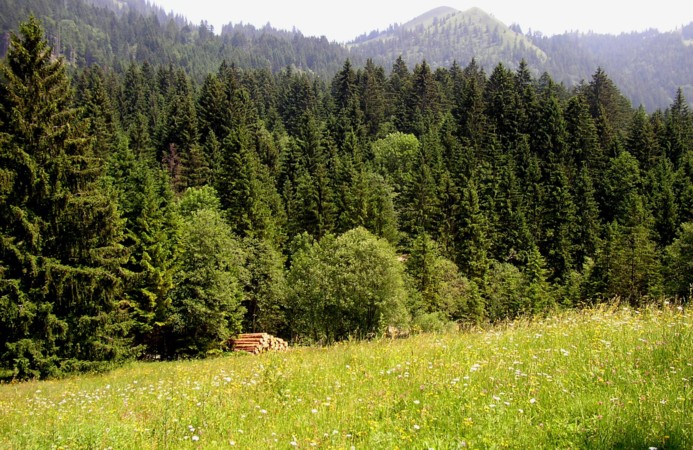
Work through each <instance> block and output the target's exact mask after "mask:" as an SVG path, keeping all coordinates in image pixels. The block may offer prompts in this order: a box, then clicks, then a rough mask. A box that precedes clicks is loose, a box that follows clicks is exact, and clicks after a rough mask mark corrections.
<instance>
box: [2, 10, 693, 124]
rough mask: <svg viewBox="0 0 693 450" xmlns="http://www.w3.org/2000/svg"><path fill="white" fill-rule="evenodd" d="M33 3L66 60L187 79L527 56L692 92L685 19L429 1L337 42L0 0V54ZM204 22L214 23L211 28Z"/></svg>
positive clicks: (649, 102)
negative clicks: (545, 23)
mask: <svg viewBox="0 0 693 450" xmlns="http://www.w3.org/2000/svg"><path fill="white" fill-rule="evenodd" d="M30 12H33V13H34V14H36V15H37V17H38V18H40V19H41V20H42V22H43V23H44V26H45V28H46V31H47V35H48V36H49V39H50V41H51V43H52V44H53V46H54V50H55V53H56V54H58V55H62V56H64V57H65V58H66V60H67V62H68V63H69V64H70V65H71V66H72V67H75V68H78V67H84V66H90V65H94V64H98V65H101V66H108V67H112V68H114V69H116V70H117V71H123V70H124V67H126V66H127V64H128V63H129V62H130V61H134V62H138V63H142V62H145V61H146V62H148V63H150V64H153V65H160V64H164V65H168V64H172V65H174V66H177V67H181V68H183V69H184V70H185V71H186V72H187V73H188V74H190V75H192V76H193V78H194V79H195V80H197V81H202V79H203V78H204V76H205V75H206V74H208V73H210V72H214V71H215V70H216V68H217V67H218V66H219V64H220V63H221V61H223V60H226V61H227V63H229V64H234V65H236V66H238V67H241V68H262V69H268V70H270V71H272V72H274V73H276V72H279V71H280V70H282V69H284V68H286V67H288V66H291V67H294V68H295V69H297V70H299V71H301V72H308V73H312V74H315V75H318V76H320V77H322V78H323V79H331V78H332V76H333V75H334V74H335V73H336V72H337V71H338V70H339V69H340V68H341V67H342V64H343V63H344V61H345V60H346V59H347V58H349V59H350V60H351V62H352V63H353V64H354V65H355V66H357V67H360V66H364V65H365V62H366V60H367V59H372V60H373V61H374V62H375V63H376V64H377V65H382V66H383V67H385V68H386V69H387V70H389V69H390V68H391V67H392V65H393V63H394V62H395V60H396V59H397V58H398V57H399V56H400V55H401V56H402V57H403V59H404V61H405V62H406V63H407V65H408V66H409V68H410V69H411V68H413V67H414V65H416V64H418V63H420V62H421V61H422V60H426V62H427V63H428V64H429V65H430V66H431V67H433V68H437V67H450V66H451V65H452V63H453V61H457V63H458V64H459V65H461V66H465V65H466V64H467V63H468V62H469V61H470V60H471V59H472V58H475V59H476V61H477V63H478V64H479V65H480V66H481V67H483V68H484V69H485V70H486V72H487V73H489V72H490V71H491V70H492V69H493V67H495V66H496V65H497V64H498V63H499V62H502V63H504V64H505V65H507V66H509V67H511V68H516V67H517V66H518V64H519V62H520V61H521V60H523V59H524V60H525V61H527V63H528V65H529V68H530V70H532V72H533V74H534V75H535V76H538V75H540V74H541V73H542V72H544V71H546V72H548V73H549V74H551V76H552V78H553V79H554V80H556V81H559V82H563V83H565V85H566V86H568V87H572V86H575V85H577V84H579V83H580V82H581V81H582V80H589V77H590V76H591V74H592V73H594V71H595V70H596V69H597V67H602V68H604V69H605V71H606V72H607V73H608V74H609V75H610V76H611V77H612V78H613V79H614V81H616V82H617V83H618V85H619V86H620V87H621V90H622V92H623V93H624V94H625V95H626V96H627V97H628V98H629V99H630V100H631V102H632V103H633V105H634V106H638V105H640V104H643V105H644V106H645V107H646V108H647V110H649V111H654V110H655V109H657V108H661V109H665V108H666V107H667V106H668V105H670V104H671V103H672V101H673V100H674V94H675V92H676V90H677V89H678V88H679V87H681V88H682V89H683V92H684V94H685V95H686V97H687V98H688V99H693V82H691V78H690V74H691V73H693V45H691V43H692V42H693V24H691V25H688V26H687V27H684V28H683V29H681V30H675V31H670V32H659V31H655V30H650V31H646V32H641V33H629V34H622V35H619V36H611V35H598V34H592V33H590V34H582V33H566V34H563V35H557V36H551V37H547V36H543V35H542V34H541V33H539V32H534V33H532V34H523V33H522V30H521V28H520V27H519V25H516V24H513V25H511V26H507V25H506V24H504V23H502V22H500V21H499V20H497V19H496V18H494V17H493V16H491V15H489V14H487V13H485V12H484V11H483V10H481V9H479V8H471V9H469V10H466V11H458V10H456V9H453V8H448V7H439V8H435V9H432V10H431V11H428V12H426V13H424V14H422V15H420V16H418V17H416V18H414V19H413V20H411V21H409V22H407V23H405V24H393V25H391V26H390V27H388V28H387V29H386V30H384V31H373V32H370V33H368V34H364V35H362V36H359V37H357V38H355V39H354V40H353V41H352V42H351V43H349V44H346V45H341V44H338V43H336V42H330V41H329V40H328V39H327V38H325V37H312V36H304V35H303V34H302V33H301V32H300V31H297V30H292V31H284V30H277V29H274V28H272V27H269V26H263V27H261V28H256V27H254V26H252V25H247V24H228V25H226V26H224V27H223V29H222V30H211V27H209V25H208V24H207V23H206V22H202V23H200V24H192V23H190V22H189V21H187V20H186V19H185V18H184V17H182V16H180V15H176V14H171V13H166V12H165V11H164V10H163V9H162V8H159V7H157V6H155V5H153V4H151V3H149V2H147V1H145V0H89V1H86V0H65V1H62V2H46V1H42V0H22V1H17V0H8V1H5V2H3V3H2V4H1V5H0V57H2V56H4V53H5V51H6V49H7V45H8V42H9V41H8V38H9V32H10V31H12V30H16V29H17V27H18V25H19V22H20V21H23V20H25V19H26V18H27V17H28V15H29V13H30ZM214 31H217V32H220V34H215V32H214Z"/></svg>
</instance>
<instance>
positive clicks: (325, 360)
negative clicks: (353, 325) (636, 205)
mask: <svg viewBox="0 0 693 450" xmlns="http://www.w3.org/2000/svg"><path fill="white" fill-rule="evenodd" d="M692 381H693V315H692V314H691V313H690V311H689V310H687V309H684V308H682V307H675V306H668V305H665V306H662V307H659V308H654V307H652V308H644V309H641V310H634V309H630V308H623V307H619V306H610V307H606V306H603V307H599V308H593V309H588V310H584V311H570V312H565V313H560V314H557V315H555V316H552V317H549V318H543V319H532V320H530V319H526V320H519V321H515V322H509V323H505V324H501V325H498V326H494V327H492V328H488V329H485V330H482V329H473V330H466V331H461V332H448V333H443V334H423V335H418V336H413V337H410V338H407V339H396V340H392V339H386V338H383V339H378V340H374V341H369V342H347V343H342V344H338V345H335V346H331V347H327V348H294V349H292V350H290V351H289V352H286V353H281V354H280V353H275V354H264V355H260V356H251V355H245V354H232V355H227V356H222V357H218V358H214V359H208V360H202V361H176V362H149V363H144V362H138V363H132V364H130V365H127V366H125V367H122V368H119V369H116V370H113V371H111V372H109V373H106V374H98V375H90V376H79V377H74V378H69V379H63V380H55V381H44V382H26V383H16V384H6V385H0V448H3V449H33V448H41V449H43V448H62V449H78V448H90V449H91V448H93V449H107V448H114V449H130V448H132V449H166V448H212V449H214V448H243V449H264V448H282V449H284V448H344V449H351V448H356V449H397V448H399V449H410V448H411V449H428V448H433V449H461V448H551V449H553V448H623V449H639V448H641V449H650V448H657V449H665V448H668V449H684V448H687V449H690V448H693V405H692V404H691V402H692V401H693V384H692Z"/></svg>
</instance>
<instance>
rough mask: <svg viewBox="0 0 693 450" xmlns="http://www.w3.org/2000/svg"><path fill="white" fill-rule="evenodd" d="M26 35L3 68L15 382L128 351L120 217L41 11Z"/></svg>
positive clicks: (3, 220)
mask: <svg viewBox="0 0 693 450" xmlns="http://www.w3.org/2000/svg"><path fill="white" fill-rule="evenodd" d="M19 31H20V35H19V36H18V35H14V34H12V36H11V43H10V49H9V51H8V54H7V58H6V61H5V64H3V65H2V69H0V70H1V71H2V80H1V82H0V104H1V105H2V106H1V108H0V123H1V125H0V133H1V134H2V136H3V138H2V140H3V141H4V142H5V144H4V145H3V146H2V154H1V156H0V160H1V161H2V163H1V164H0V167H2V168H3V173H4V176H3V178H4V180H5V183H3V184H4V189H3V191H5V195H3V196H2V203H1V204H0V233H1V237H2V238H1V239H0V260H2V263H3V264H2V265H3V267H4V270H3V271H2V275H0V277H1V278H0V299H1V301H2V303H3V304H2V310H3V311H9V312H8V313H4V314H3V315H2V324H1V325H0V328H2V330H3V332H2V337H1V338H0V364H1V365H2V367H3V368H5V369H9V370H11V371H12V372H13V374H14V376H15V377H18V378H27V377H36V376H50V375H56V374H58V373H60V372H63V371H70V370H93V369H99V368H104V367H106V366H107V365H109V364H110V363H111V362H114V361H122V360H123V359H125V358H127V357H129V356H130V355H131V354H132V348H130V345H129V344H130V341H129V340H128V339H127V330H128V323H129V321H128V318H127V314H126V312H125V311H124V310H123V309H122V308H121V306H120V301H121V300H122V299H123V284H122V279H121V277H120V271H121V266H122V264H123V262H124V257H126V254H125V251H124V248H123V246H122V245H121V243H120V242H121V240H122V235H123V224H122V220H121V219H120V217H119V215H118V211H117V208H116V203H115V201H114V200H113V198H112V196H111V195H110V194H109V192H108V191H107V190H103V189H99V186H98V183H97V181H98V178H97V177H98V176H99V174H100V171H101V161H100V160H98V159H97V158H95V157H94V155H93V153H92V151H91V150H92V149H91V146H90V145H89V141H88V139H87V138H86V135H85V134H84V127H83V125H84V124H83V123H82V122H80V121H79V119H78V117H79V116H78V114H77V111H76V110H74V109H72V108H71V102H72V98H71V96H72V91H71V88H70V83H69V81H68V79H67V75H66V70H65V65H64V62H63V61H62V60H61V59H58V60H54V59H53V58H52V55H51V48H50V47H49V45H48V44H47V42H46V41H45V38H44V35H43V30H42V28H41V25H40V24H39V21H38V20H37V19H35V18H34V17H30V18H29V20H28V21H27V22H25V23H23V24H22V25H21V26H20V30H19Z"/></svg>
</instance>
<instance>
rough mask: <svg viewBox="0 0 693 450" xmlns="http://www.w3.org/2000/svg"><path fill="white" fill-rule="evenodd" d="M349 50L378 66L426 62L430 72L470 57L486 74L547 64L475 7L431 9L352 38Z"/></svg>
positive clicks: (528, 44)
mask: <svg viewBox="0 0 693 450" xmlns="http://www.w3.org/2000/svg"><path fill="white" fill-rule="evenodd" d="M349 47H350V49H351V50H352V53H356V54H359V55H362V56H364V57H367V58H373V60H374V61H375V62H376V63H378V64H384V65H391V64H392V62H393V61H394V60H395V59H397V57H398V56H400V55H401V56H402V58H403V59H404V61H405V62H406V63H407V64H410V65H413V64H416V63H417V62H419V61H422V60H426V61H427V62H428V63H429V64H430V65H431V66H432V67H433V68H434V69H435V68H437V67H450V66H451V65H452V63H453V62H455V61H457V62H458V63H466V62H468V61H470V60H471V59H472V58H474V59H476V61H477V63H479V64H480V65H482V66H483V67H485V68H487V69H488V68H492V67H493V66H495V65H496V64H498V63H499V62H503V63H505V64H508V65H510V66H513V67H516V66H517V65H518V64H519V63H520V61H522V60H523V59H524V60H525V61H527V62H528V63H529V64H530V66H531V67H533V68H537V67H541V66H542V65H543V64H544V63H545V62H546V60H547V59H548V58H547V55H546V54H545V53H544V51H543V50H541V49H540V48H538V47H537V46H535V45H534V44H533V43H532V41H531V40H530V39H529V38H527V37H526V36H524V35H522V34H521V33H517V32H516V31H513V30H512V29H510V28H508V27H507V26H506V25H505V24H503V23H502V22H500V21H499V20H497V19H495V18H494V17H492V16H490V15H489V14H487V13H485V12H484V11H482V10H481V9H479V8H471V9H469V10H467V11H464V12H463V11H458V10H456V9H453V8H447V7H442V8H436V9H433V10H431V11H429V12H427V13H426V14H423V15H421V16H419V17H417V18H415V19H414V20H412V21H410V22H407V23H405V24H403V25H394V26H392V27H390V28H389V29H388V30H386V31H385V32H382V33H377V32H376V33H372V34H369V35H364V36H361V37H359V38H356V40H355V41H354V42H352V43H351V44H349Z"/></svg>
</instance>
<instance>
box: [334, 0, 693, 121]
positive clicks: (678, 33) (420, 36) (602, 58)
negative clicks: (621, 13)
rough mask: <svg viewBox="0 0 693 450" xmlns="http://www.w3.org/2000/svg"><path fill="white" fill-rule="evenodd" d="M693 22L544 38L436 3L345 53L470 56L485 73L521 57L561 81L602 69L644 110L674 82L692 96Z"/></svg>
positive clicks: (415, 58)
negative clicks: (614, 33)
mask: <svg viewBox="0 0 693 450" xmlns="http://www.w3.org/2000/svg"><path fill="white" fill-rule="evenodd" d="M692 30H693V24H691V25H689V26H688V27H684V28H683V29H682V30H675V31H671V32H659V31H656V30H648V31H645V32H640V33H627V34H621V35H619V36H612V35H600V34H594V33H589V34H583V33H577V32H576V33H566V34H563V35H557V36H551V37H546V36H543V35H542V34H541V33H539V32H536V33H532V34H527V35H525V34H523V33H522V30H521V28H520V27H519V26H518V25H513V26H511V27H508V26H506V25H505V24H504V23H502V22H500V21H499V20H497V19H496V18H494V17H493V16H491V15H489V14H487V13H486V12H484V11H483V10H481V9H479V8H471V9H469V10H467V11H458V10H455V9H453V8H447V7H441V8H435V9H433V10H431V11H428V12H426V13H424V14H422V15H421V16H419V17H417V18H415V19H413V20H411V21H410V22H407V23H405V24H403V25H392V26H390V27H389V28H388V29H387V30H385V31H383V32H377V31H374V32H371V33H369V34H365V35H362V36H360V37H358V38H356V39H355V40H354V41H353V42H352V43H350V44H348V46H349V48H350V50H351V52H352V55H353V56H357V57H358V58H361V59H364V58H372V59H373V60H374V61H375V62H377V63H379V64H382V65H385V66H390V65H391V64H392V63H393V62H394V61H395V59H396V58H397V57H398V56H400V55H401V56H402V57H403V59H404V61H405V62H407V64H408V65H410V66H413V65H414V64H417V63H418V62H420V61H421V60H424V59H425V60H426V62H427V63H428V64H429V65H431V66H432V67H434V68H435V67H449V66H450V65H451V64H452V63H453V61H457V62H458V63H459V64H461V65H465V64H466V63H467V62H468V61H470V60H471V59H472V58H475V59H476V61H477V63H479V64H480V65H481V66H482V67H484V68H485V69H486V70H487V71H490V70H492V69H493V67H494V66H495V65H496V64H498V63H499V62H502V63H504V64H506V65H508V66H510V67H513V68H514V67H517V65H518V63H519V62H520V61H521V60H522V59H524V60H525V61H527V63H528V64H529V67H530V68H531V69H532V70H533V71H534V72H535V74H537V75H538V74H540V73H542V72H544V71H546V72H548V73H550V74H551V76H552V77H553V78H554V79H555V80H556V81H559V82H563V83H565V84H566V86H569V87H572V86H576V85H578V84H580V82H581V81H583V80H588V79H589V77H590V76H591V74H592V73H594V71H595V69H596V68H597V67H602V68H604V70H606V72H607V73H609V74H610V75H611V76H612V77H613V78H614V80H615V81H616V82H617V84H618V85H619V86H620V87H621V89H622V92H623V93H624V94H625V95H626V97H628V98H629V99H630V100H631V102H632V103H633V105H634V106H638V105H640V104H642V105H644V106H645V107H646V108H647V109H648V110H649V111H654V110H655V109H657V108H662V109H664V108H666V106H667V105H669V104H671V102H672V101H673V99H674V94H675V92H676V90H677V89H678V88H679V87H681V88H682V89H683V91H684V94H686V96H687V98H693V82H692V81H691V77H690V74H691V73H693V45H691V44H690V43H691V36H690V35H691V34H692Z"/></svg>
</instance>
